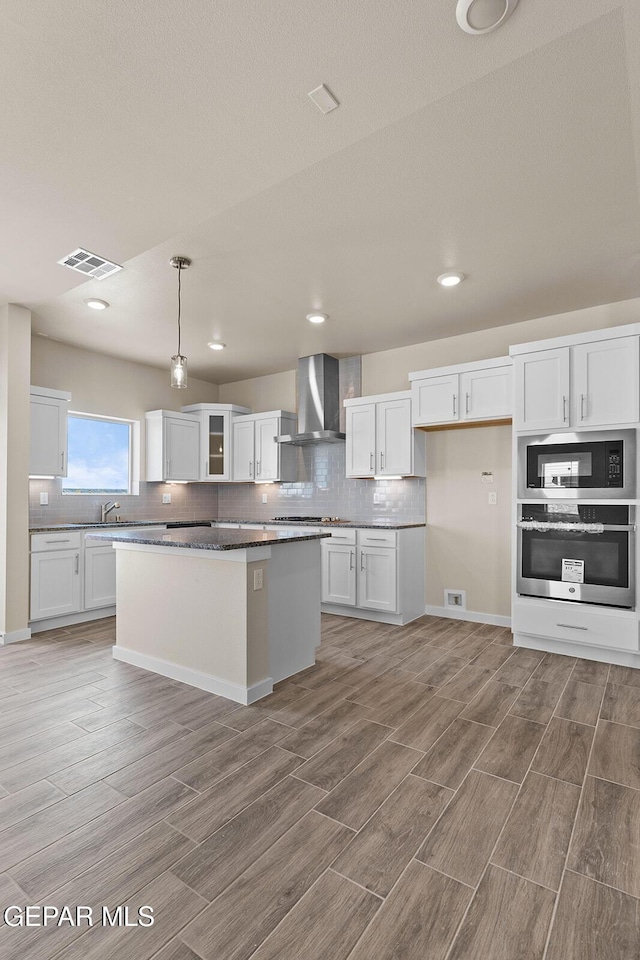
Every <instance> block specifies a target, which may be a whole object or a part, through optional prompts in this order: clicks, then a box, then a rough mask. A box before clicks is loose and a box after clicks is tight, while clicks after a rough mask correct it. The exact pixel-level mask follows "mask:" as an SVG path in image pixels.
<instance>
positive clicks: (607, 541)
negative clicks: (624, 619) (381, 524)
mask: <svg viewBox="0 0 640 960" xmlns="http://www.w3.org/2000/svg"><path fill="white" fill-rule="evenodd" d="M518 513H519V516H518V521H517V522H518V575H517V592H518V593H519V594H520V595H522V596H529V597H547V598H549V597H550V598H554V599H557V600H572V601H575V602H579V603H597V604H603V605H606V606H612V607H627V608H633V607H634V606H635V599H636V596H635V529H636V528H635V507H633V506H626V505H624V506H623V505H622V504H606V505H604V506H603V505H597V504H586V503H540V502H538V503H523V504H520V506H519V508H518Z"/></svg>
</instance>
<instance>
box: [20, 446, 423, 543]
mask: <svg viewBox="0 0 640 960" xmlns="http://www.w3.org/2000/svg"><path fill="white" fill-rule="evenodd" d="M297 475H298V477H299V478H300V479H298V480H297V481H296V482H295V483H274V484H253V483H228V484H226V483H225V484H223V483H221V484H215V483H189V484H169V483H141V484H140V494H139V495H138V496H135V497H134V496H124V495H119V496H117V497H115V498H114V497H113V496H109V495H108V494H99V495H96V496H93V495H85V494H82V495H72V496H69V495H64V494H63V493H62V481H61V480H30V481H29V525H30V526H32V527H35V526H41V525H47V524H52V523H72V522H74V521H77V522H80V523H84V522H94V521H96V520H99V519H100V505H101V504H102V503H104V502H105V501H107V500H113V499H117V500H118V502H119V503H120V504H121V507H120V509H119V510H118V511H116V512H117V513H119V514H120V516H121V517H123V519H125V520H144V519H150V518H152V519H160V518H162V516H164V515H165V514H166V516H167V517H169V518H171V519H177V520H214V519H216V518H218V519H225V518H227V517H233V518H243V517H246V518H247V519H248V520H249V519H251V520H253V519H255V520H269V519H270V518H271V517H276V516H295V515H300V516H305V515H309V516H323V517H324V516H332V517H342V518H344V519H349V520H369V519H376V518H381V517H389V518H392V519H395V520H406V521H423V520H424V518H425V480H421V479H407V480H377V481H375V480H349V479H347V478H346V477H345V447H344V444H319V445H318V446H310V447H300V448H299V449H298V474H297ZM41 492H46V493H48V494H49V504H48V506H42V505H41V504H40V493H41ZM163 493H170V494H171V503H170V504H163V503H162V494H163ZM264 493H266V494H267V503H266V504H265V503H262V495H263V494H264Z"/></svg>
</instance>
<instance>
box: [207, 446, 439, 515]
mask: <svg viewBox="0 0 640 960" xmlns="http://www.w3.org/2000/svg"><path fill="white" fill-rule="evenodd" d="M298 478H299V479H298V480H297V482H296V483H273V484H253V483H230V484H220V486H219V487H218V517H219V519H225V518H228V519H230V518H238V519H243V518H246V519H253V518H255V519H256V520H269V519H270V518H271V517H279V516H282V517H285V516H295V515H298V516H305V515H310V516H318V517H320V516H321V517H342V518H343V519H347V520H369V519H371V518H375V517H389V518H393V519H396V520H407V521H410V520H416V521H423V520H424V518H425V483H426V481H425V480H421V479H411V480H348V479H347V478H346V477H345V445H344V443H322V444H318V445H314V446H308V447H299V448H298ZM264 493H266V495H267V503H263V502H262V495H263V494H264Z"/></svg>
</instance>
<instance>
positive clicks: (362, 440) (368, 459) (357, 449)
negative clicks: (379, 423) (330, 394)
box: [345, 403, 376, 477]
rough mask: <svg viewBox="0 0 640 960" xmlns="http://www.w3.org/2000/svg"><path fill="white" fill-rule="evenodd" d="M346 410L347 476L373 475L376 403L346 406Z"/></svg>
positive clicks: (374, 464) (374, 465)
mask: <svg viewBox="0 0 640 960" xmlns="http://www.w3.org/2000/svg"><path fill="white" fill-rule="evenodd" d="M345 406H346V404H345ZM346 410H347V414H346V436H347V439H346V449H345V456H346V472H347V476H348V477H372V476H373V475H374V473H375V467H376V405H375V403H358V404H355V405H353V406H346Z"/></svg>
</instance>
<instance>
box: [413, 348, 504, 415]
mask: <svg viewBox="0 0 640 960" xmlns="http://www.w3.org/2000/svg"><path fill="white" fill-rule="evenodd" d="M511 366H512V365H511V360H510V359H509V357H498V358H497V359H495V360H483V361H479V362H478V363H462V364H459V365H457V366H455V367H440V368H438V369H435V370H421V371H419V372H417V373H410V374H409V380H410V381H411V400H412V407H413V425H414V427H437V426H443V425H446V424H460V423H463V422H469V423H471V422H482V421H483V420H484V421H488V420H509V419H510V418H511V417H512V415H513V399H512V369H511Z"/></svg>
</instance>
